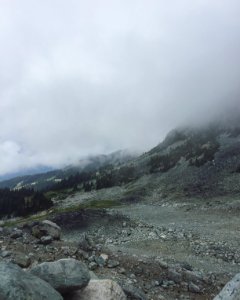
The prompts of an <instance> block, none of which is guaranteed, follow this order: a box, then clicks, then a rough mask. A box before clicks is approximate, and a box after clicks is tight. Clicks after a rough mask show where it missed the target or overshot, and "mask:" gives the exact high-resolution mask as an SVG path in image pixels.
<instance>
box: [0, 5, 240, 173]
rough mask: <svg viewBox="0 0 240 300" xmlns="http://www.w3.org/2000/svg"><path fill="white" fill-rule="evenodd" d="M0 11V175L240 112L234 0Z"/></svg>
mask: <svg viewBox="0 0 240 300" xmlns="http://www.w3.org/2000/svg"><path fill="white" fill-rule="evenodd" d="M0 8H1V9H0V20H1V21H0V28H1V35H0V43H1V45H2V47H1V49H0V68H1V70H2V72H1V74H2V75H1V76H0V87H1V88H0V97H1V102H0V114H1V118H0V159H1V161H0V175H1V176H2V175H4V174H7V173H12V172H21V171H22V170H24V169H32V168H36V167H37V166H39V165H42V166H47V167H51V168H54V169H55V168H62V167H63V166H66V165H71V164H75V163H76V162H77V161H78V160H79V159H81V158H85V157H87V156H88V155H99V154H100V153H103V154H107V153H111V152H113V151H116V150H118V149H126V148H135V149H138V150H141V151H146V150H148V149H150V148H151V147H154V146H155V145H156V144H157V143H159V142H160V141H161V140H163V138H164V136H165V135H166V134H167V133H168V132H169V131H170V130H171V129H174V128H176V127H178V126H182V125H189V124H192V123H204V122H208V121H209V120H212V119H214V118H215V117H216V116H218V115H220V114H221V113H222V112H223V111H226V110H228V109H229V107H231V106H233V105H235V106H237V107H239V86H240V84H239V83H240V82H239V80H240V79H239V78H240V60H239V52H240V42H239V41H240V27H239V16H238V12H239V10H240V4H239V1H237V0H230V1H217V0H214V1H211V2H210V1H205V0H204V1H194V2H193V1H189V0H184V1H181V2H179V1H173V2H172V1H171V2H167V3H166V1H155V0H154V1H152V2H151V4H146V2H145V1H144V0H141V1H137V0H134V1H131V2H129V1H116V2H112V1H108V0H104V1H102V2H101V4H100V3H98V1H95V0H91V1H88V2H87V3H86V2H84V1H74V0H70V1H68V2H67V3H65V2H63V1H60V2H58V1H51V2H50V3H49V2H47V1H41V2H39V3H33V2H32V1H30V0H23V1H21V3H20V2H18V1H2V2H1V4H0ZM43 19H44V22H43ZM63 20H64V22H63ZM233 110H234V111H235V109H233Z"/></svg>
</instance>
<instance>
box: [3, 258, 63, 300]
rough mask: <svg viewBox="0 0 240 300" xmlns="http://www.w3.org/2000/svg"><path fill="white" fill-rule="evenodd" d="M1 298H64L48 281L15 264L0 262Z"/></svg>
mask: <svg viewBox="0 0 240 300" xmlns="http://www.w3.org/2000/svg"><path fill="white" fill-rule="evenodd" d="M0 299H4V300H16V299H18V300H26V299H28V300H47V299H51V300H63V298H62V296H61V295H60V294H59V293H58V292H57V291H55V290H54V289H53V288H52V287H51V286H50V285H49V284H48V283H47V282H45V281H43V280H41V279H40V278H38V277H36V276H33V275H31V274H29V273H27V272H25V271H23V270H22V269H21V268H20V267H18V266H17V265H15V264H12V263H7V262H3V261H2V262H0Z"/></svg>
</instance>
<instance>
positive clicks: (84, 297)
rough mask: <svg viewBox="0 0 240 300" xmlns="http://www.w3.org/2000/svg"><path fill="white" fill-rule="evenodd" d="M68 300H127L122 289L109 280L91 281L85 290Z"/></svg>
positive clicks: (70, 296) (74, 294) (77, 292)
mask: <svg viewBox="0 0 240 300" xmlns="http://www.w3.org/2000/svg"><path fill="white" fill-rule="evenodd" d="M66 299H67V300H127V297H126V295H125V294H124V292H123V290H122V288H121V287H120V286H119V285H118V284H117V283H116V282H115V281H112V280H109V279H106V280H91V281H90V282H89V284H88V286H87V287H85V288H84V289H83V290H80V291H76V292H74V293H72V294H71V295H69V296H68V298H66Z"/></svg>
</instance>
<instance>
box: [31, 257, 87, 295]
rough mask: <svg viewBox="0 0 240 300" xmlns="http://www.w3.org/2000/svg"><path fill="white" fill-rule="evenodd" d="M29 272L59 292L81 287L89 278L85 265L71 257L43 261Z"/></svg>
mask: <svg viewBox="0 0 240 300" xmlns="http://www.w3.org/2000/svg"><path fill="white" fill-rule="evenodd" d="M30 273H31V274H33V275H35V276H38V277H40V278H41V279H43V280H45V281H47V282H48V283H49V284H50V285H51V286H52V287H54V288H55V289H56V290H57V291H59V292H60V293H69V292H72V291H75V290H79V289H82V288H83V287H85V286H87V284H88V282H89V280H90V274H89V271H88V269H87V268H86V266H85V265H84V264H83V263H81V262H80V261H78V260H76V259H72V258H69V259H60V260H58V261H55V262H44V263H42V264H40V265H37V266H35V267H33V268H31V269H30Z"/></svg>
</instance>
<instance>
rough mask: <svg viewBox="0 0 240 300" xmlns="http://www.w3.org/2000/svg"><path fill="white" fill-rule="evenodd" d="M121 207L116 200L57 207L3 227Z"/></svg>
mask: <svg viewBox="0 0 240 300" xmlns="http://www.w3.org/2000/svg"><path fill="white" fill-rule="evenodd" d="M119 205H121V203H120V202H118V201H115V200H92V201H89V202H86V203H81V204H78V205H73V206H68V207H55V208H53V209H50V210H48V211H46V212H44V213H40V214H36V215H32V216H29V217H25V218H19V219H17V220H9V221H6V222H5V223H4V224H3V226H4V227H12V226H17V225H21V224H25V223H29V222H34V221H43V220H45V219H51V218H52V217H54V216H56V215H58V214H63V213H71V212H76V211H81V210H83V209H106V208H112V207H115V206H119Z"/></svg>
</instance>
